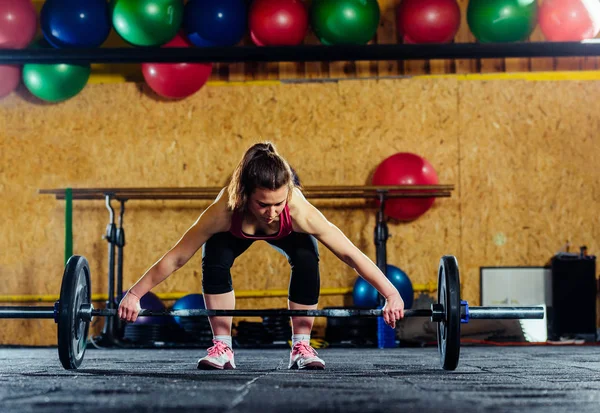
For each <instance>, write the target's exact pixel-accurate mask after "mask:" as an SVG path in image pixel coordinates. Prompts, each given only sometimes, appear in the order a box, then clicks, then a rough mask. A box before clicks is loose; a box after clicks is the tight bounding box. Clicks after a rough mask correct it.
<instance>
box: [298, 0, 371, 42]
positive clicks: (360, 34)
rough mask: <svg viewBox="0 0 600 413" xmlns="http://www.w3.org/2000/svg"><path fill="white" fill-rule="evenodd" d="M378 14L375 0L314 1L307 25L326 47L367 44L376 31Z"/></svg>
mask: <svg viewBox="0 0 600 413" xmlns="http://www.w3.org/2000/svg"><path fill="white" fill-rule="evenodd" d="M380 13H381V12H380V10H379V3H377V0H314V1H313V3H312V6H311V8H310V22H311V26H312V28H313V31H314V32H315V34H316V35H317V37H318V38H319V40H320V41H321V43H323V44H325V45H334V44H366V43H368V42H369V41H370V40H371V39H372V38H373V36H375V33H376V32H377V27H378V26H379V17H380Z"/></svg>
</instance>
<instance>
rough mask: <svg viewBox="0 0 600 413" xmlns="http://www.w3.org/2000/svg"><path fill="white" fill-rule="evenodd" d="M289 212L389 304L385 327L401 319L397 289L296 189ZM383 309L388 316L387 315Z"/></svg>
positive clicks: (400, 303) (401, 304)
mask: <svg viewBox="0 0 600 413" xmlns="http://www.w3.org/2000/svg"><path fill="white" fill-rule="evenodd" d="M290 211H291V212H292V218H293V222H294V226H295V227H296V229H297V230H300V231H302V232H306V233H309V234H311V235H313V236H314V237H315V238H317V239H318V240H319V241H320V242H321V243H322V244H323V245H325V246H326V247H327V248H328V249H329V250H330V251H331V252H333V253H334V254H335V255H336V256H337V257H338V258H339V259H340V260H341V261H343V262H344V263H346V264H347V265H348V266H350V267H351V268H353V269H354V270H355V271H356V272H357V273H358V274H359V275H360V276H361V277H363V278H364V279H365V280H366V281H367V282H368V283H369V284H371V285H372V286H373V287H375V288H376V289H377V291H379V293H380V294H381V295H383V296H384V297H385V298H386V300H387V301H388V303H387V304H386V308H384V319H386V323H388V324H390V325H391V326H392V327H394V326H395V320H398V319H400V318H402V317H404V302H403V301H402V298H401V297H400V293H399V292H398V290H397V289H396V287H394V285H393V284H392V283H391V282H390V280H388V279H387V277H386V276H385V275H384V274H383V272H381V270H380V269H379V267H377V265H375V263H374V262H373V261H372V260H371V259H369V257H367V256H366V255H365V254H364V253H363V252H362V251H360V250H359V249H358V248H357V247H356V246H355V245H354V244H353V243H352V241H350V240H349V239H348V237H346V235H344V233H343V232H342V231H341V230H340V229H339V228H338V227H336V226H335V225H334V224H332V223H331V222H329V221H328V220H327V218H325V216H324V215H323V214H322V213H321V212H320V211H319V210H318V209H317V208H315V207H314V206H313V205H312V204H310V203H309V202H308V201H307V200H306V198H304V195H302V193H301V192H300V191H299V190H298V189H296V190H294V194H293V197H292V201H291V203H290ZM388 304H390V305H388ZM386 309H387V310H388V314H386V311H385V310H386ZM386 317H387V318H386Z"/></svg>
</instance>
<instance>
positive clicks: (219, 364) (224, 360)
mask: <svg viewBox="0 0 600 413" xmlns="http://www.w3.org/2000/svg"><path fill="white" fill-rule="evenodd" d="M213 343H214V346H212V347H210V348H209V349H208V350H206V351H207V352H208V355H207V356H205V357H202V358H201V359H200V360H198V368H199V369H201V370H214V369H219V370H230V369H235V362H234V361H233V350H231V348H229V346H228V345H227V344H225V343H223V342H222V341H217V340H213Z"/></svg>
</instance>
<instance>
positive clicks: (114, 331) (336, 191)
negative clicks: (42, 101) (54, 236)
mask: <svg viewBox="0 0 600 413" xmlns="http://www.w3.org/2000/svg"><path fill="white" fill-rule="evenodd" d="M221 189H222V188H221V187H198V188H193V187H185V188H65V189H41V190H39V193H40V194H49V195H54V196H55V197H56V199H57V200H65V199H67V196H69V197H72V198H71V199H72V200H103V201H104V202H105V205H106V208H107V210H108V212H109V222H108V225H107V227H106V233H105V234H104V235H103V238H104V239H105V240H106V241H107V243H108V298H107V301H106V304H105V305H106V309H108V310H114V309H116V308H117V306H118V303H119V302H120V301H121V298H122V291H123V262H124V247H125V244H126V243H125V229H124V227H123V219H124V218H123V217H124V214H125V203H126V202H127V201H129V200H213V199H215V197H216V196H217V195H218V193H219V191H220V190H221ZM452 190H454V186H453V185H396V186H312V187H310V186H307V187H304V188H303V193H304V195H305V196H306V197H307V198H319V199H337V198H343V199H351V198H364V199H377V200H378V201H379V208H378V211H377V220H376V224H375V230H374V243H375V251H376V265H377V266H378V267H379V269H380V270H381V271H382V272H383V273H384V274H386V275H387V240H388V238H389V228H388V225H387V218H386V216H385V203H386V201H387V200H388V199H390V198H434V197H435V198H438V197H446V198H447V197H450V196H451V191H452ZM67 193H68V195H67ZM112 200H116V201H118V202H119V203H120V212H119V223H118V227H117V224H116V223H115V211H114V209H113V207H112V205H111V201H112ZM67 225H70V223H67ZM115 254H116V258H117V262H116V271H115ZM115 284H116V293H115ZM379 302H380V307H381V306H383V304H384V303H385V300H384V298H383V297H381V296H380V297H379ZM378 323H379V326H378V341H379V347H380V348H384V347H394V346H395V341H394V338H395V337H394V330H392V329H391V328H389V327H387V326H386V325H385V324H384V323H383V320H381V319H379V320H378ZM122 337H123V325H122V323H121V321H120V320H119V318H118V317H107V318H106V319H105V322H104V326H103V328H102V332H101V334H100V335H99V336H98V337H95V338H94V342H95V343H96V344H97V345H99V346H102V347H114V346H123V343H122V342H121V339H122Z"/></svg>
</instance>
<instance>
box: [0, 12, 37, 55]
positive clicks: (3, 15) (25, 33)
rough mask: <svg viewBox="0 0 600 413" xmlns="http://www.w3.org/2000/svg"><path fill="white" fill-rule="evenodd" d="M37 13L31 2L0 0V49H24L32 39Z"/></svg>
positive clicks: (35, 28) (35, 27)
mask: <svg viewBox="0 0 600 413" xmlns="http://www.w3.org/2000/svg"><path fill="white" fill-rule="evenodd" d="M36 30H37V12H36V11H35V7H33V4H32V3H31V0H0V49H24V48H26V47H27V46H28V45H29V43H31V41H32V40H33V39H34V37H35V32H36Z"/></svg>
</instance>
